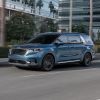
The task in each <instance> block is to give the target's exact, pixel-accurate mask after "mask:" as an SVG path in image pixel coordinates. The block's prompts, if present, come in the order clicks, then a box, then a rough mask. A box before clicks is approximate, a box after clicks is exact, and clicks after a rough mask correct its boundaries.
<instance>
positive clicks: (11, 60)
mask: <svg viewBox="0 0 100 100" xmlns="http://www.w3.org/2000/svg"><path fill="white" fill-rule="evenodd" d="M9 62H10V63H20V64H26V62H25V61H22V60H13V59H9Z"/></svg>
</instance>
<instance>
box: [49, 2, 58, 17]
mask: <svg viewBox="0 0 100 100" xmlns="http://www.w3.org/2000/svg"><path fill="white" fill-rule="evenodd" d="M49 9H50V14H51V13H53V17H54V15H55V14H56V13H57V10H56V9H55V7H54V4H53V3H52V1H50V3H49Z"/></svg>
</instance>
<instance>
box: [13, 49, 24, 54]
mask: <svg viewBox="0 0 100 100" xmlns="http://www.w3.org/2000/svg"><path fill="white" fill-rule="evenodd" d="M25 53H26V50H25V49H12V50H11V54H18V55H24V54H25Z"/></svg>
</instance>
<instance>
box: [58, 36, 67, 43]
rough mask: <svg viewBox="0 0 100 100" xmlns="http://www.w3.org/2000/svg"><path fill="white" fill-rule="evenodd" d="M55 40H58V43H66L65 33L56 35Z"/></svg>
mask: <svg viewBox="0 0 100 100" xmlns="http://www.w3.org/2000/svg"><path fill="white" fill-rule="evenodd" d="M56 42H58V43H61V42H62V43H67V36H66V35H61V36H60V37H58V38H57V39H56Z"/></svg>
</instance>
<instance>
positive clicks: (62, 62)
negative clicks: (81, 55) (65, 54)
mask: <svg viewBox="0 0 100 100" xmlns="http://www.w3.org/2000/svg"><path fill="white" fill-rule="evenodd" d="M79 61H80V60H73V61H62V62H58V63H59V64H64V63H71V62H79Z"/></svg>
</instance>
